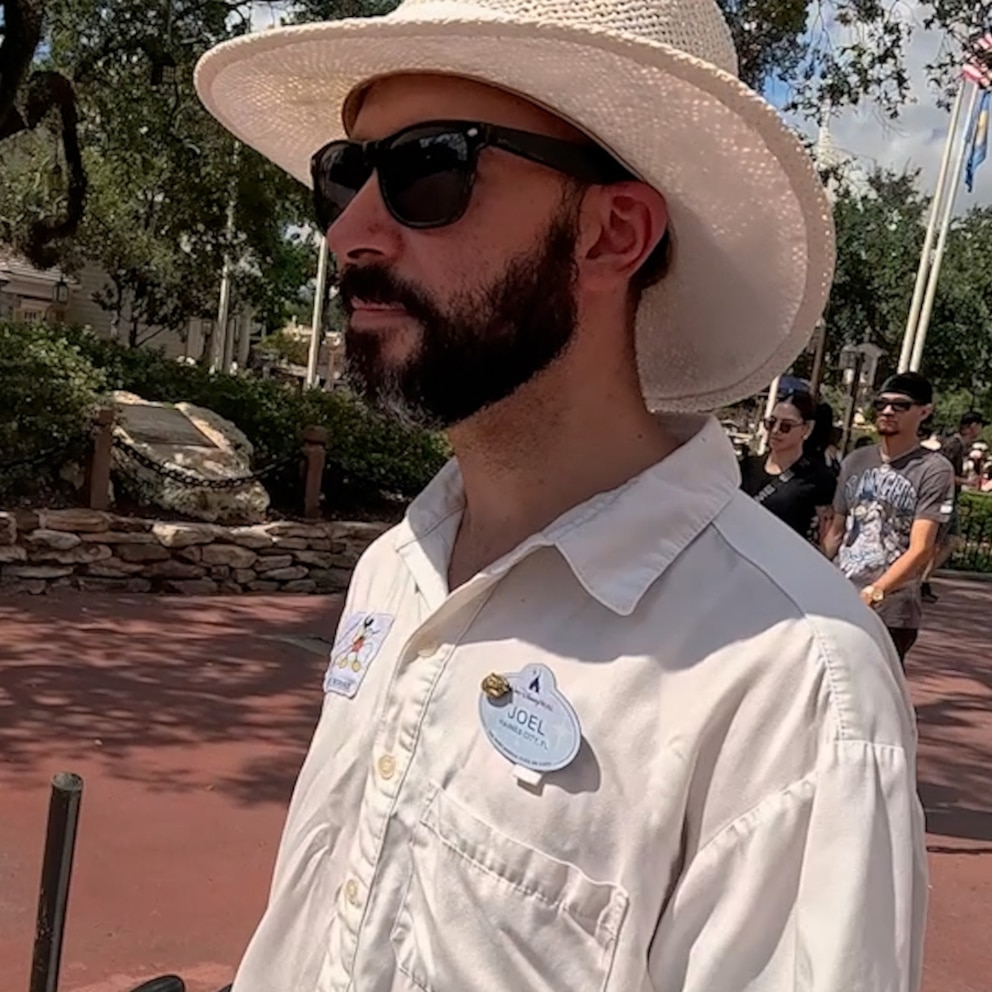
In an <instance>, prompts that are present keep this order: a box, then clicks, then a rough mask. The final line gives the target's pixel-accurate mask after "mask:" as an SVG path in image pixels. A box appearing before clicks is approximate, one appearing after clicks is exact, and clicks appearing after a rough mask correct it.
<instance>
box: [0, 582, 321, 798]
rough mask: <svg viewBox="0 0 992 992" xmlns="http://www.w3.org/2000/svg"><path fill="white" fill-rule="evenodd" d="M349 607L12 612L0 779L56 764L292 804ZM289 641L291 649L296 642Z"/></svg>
mask: <svg viewBox="0 0 992 992" xmlns="http://www.w3.org/2000/svg"><path fill="white" fill-rule="evenodd" d="M339 611H340V600H339V599H338V598H337V597H334V598H329V597H237V598H234V597H231V598H195V599H192V598H190V599H185V598H166V597H153V596H130V597H124V596H121V597H111V596H99V595H85V596H82V595H81V596H73V597H69V596H64V597H38V598H26V597H24V598H18V599H7V600H5V601H0V755H2V758H3V764H2V766H0V774H2V775H3V776H4V777H5V778H8V779H9V778H13V780H14V782H15V784H16V783H17V781H18V780H19V779H23V780H25V781H27V780H31V781H32V782H35V783H36V782H37V776H38V774H40V769H41V768H42V766H46V767H47V763H48V762H50V760H51V759H52V757H53V755H58V756H59V757H60V758H61V757H62V756H63V755H64V756H66V757H68V758H76V759H79V760H80V761H88V762H96V763H97V765H98V766H99V767H100V769H101V770H102V771H104V772H106V773H108V774H110V775H111V776H113V777H116V778H119V779H126V780H138V781H141V782H142V784H143V785H145V786H146V787H148V788H151V789H156V790H169V791H183V790H185V789H196V788H216V789H217V790H218V791H226V792H229V793H230V794H231V795H232V797H233V798H235V799H236V800H237V801H239V802H242V803H256V802H270V801H279V802H285V800H286V799H287V798H288V795H289V789H290V788H291V786H292V782H293V779H294V778H295V774H296V771H297V769H298V767H299V763H300V760H301V758H302V753H303V750H304V748H305V746H306V743H307V741H308V740H309V737H310V734H311V732H312V730H313V726H314V724H315V722H316V719H317V717H318V715H319V710H320V705H321V700H322V692H321V677H322V674H323V669H324V667H325V665H326V659H325V658H324V657H322V656H321V655H319V654H317V653H315V652H314V651H308V650H305V649H304V648H302V647H301V646H300V645H299V641H300V639H309V640H311V641H313V642H314V643H316V644H318V645H319V644H320V642H321V641H324V642H330V641H332V640H333V636H334V629H335V625H336V623H337V619H338V614H339ZM284 638H290V641H291V642H290V643H287V641H285V640H284Z"/></svg>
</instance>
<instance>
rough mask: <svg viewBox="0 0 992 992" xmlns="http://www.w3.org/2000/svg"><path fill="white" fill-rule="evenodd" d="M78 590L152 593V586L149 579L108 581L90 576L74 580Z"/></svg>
mask: <svg viewBox="0 0 992 992" xmlns="http://www.w3.org/2000/svg"><path fill="white" fill-rule="evenodd" d="M74 582H75V585H76V587H77V588H79V589H82V590H83V591H84V592H150V591H151V588H152V584H151V582H150V581H149V580H148V579H139V578H130V579H106V578H91V577H90V576H88V575H83V576H80V577H79V578H77V579H75V580H74Z"/></svg>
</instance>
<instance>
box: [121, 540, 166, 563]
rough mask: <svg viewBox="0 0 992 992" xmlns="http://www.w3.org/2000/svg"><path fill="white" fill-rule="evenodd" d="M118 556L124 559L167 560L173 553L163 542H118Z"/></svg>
mask: <svg viewBox="0 0 992 992" xmlns="http://www.w3.org/2000/svg"><path fill="white" fill-rule="evenodd" d="M117 557H118V558H123V559H124V561H166V560H167V559H168V558H171V557H172V555H171V554H169V549H168V548H163V547H162V545H161V544H118V545H117Z"/></svg>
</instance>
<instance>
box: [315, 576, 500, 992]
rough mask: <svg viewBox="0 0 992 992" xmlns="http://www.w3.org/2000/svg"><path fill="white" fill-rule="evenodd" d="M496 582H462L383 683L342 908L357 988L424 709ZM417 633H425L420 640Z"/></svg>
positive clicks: (347, 972)
mask: <svg viewBox="0 0 992 992" xmlns="http://www.w3.org/2000/svg"><path fill="white" fill-rule="evenodd" d="M494 585H495V583H485V584H480V585H479V586H477V587H476V589H475V595H472V596H469V595H467V594H466V593H467V590H465V589H463V590H461V591H460V592H461V595H460V596H459V598H458V601H457V603H452V602H451V601H450V600H449V601H448V602H447V603H445V604H444V606H442V607H441V608H440V609H439V610H438V611H437V612H436V613H434V614H433V615H432V616H429V617H427V618H425V620H424V621H423V622H422V623H421V625H420V627H419V629H418V630H417V631H414V632H413V634H412V635H411V637H410V638H409V640H408V641H407V643H406V645H405V646H404V648H403V652H402V655H401V656H400V660H399V663H398V664H397V666H396V669H395V671H394V673H393V676H392V679H391V681H390V684H389V687H388V689H387V691H386V698H385V700H384V702H383V710H382V713H383V716H382V718H381V719H380V720H379V726H378V732H377V734H376V739H375V742H374V745H373V747H374V752H373V754H374V755H377V757H374V758H373V760H372V762H371V764H372V768H371V769H370V774H369V777H368V779H367V786H366V791H365V794H364V795H363V797H362V808H361V813H360V816H359V823H358V836H357V838H356V845H355V848H354V849H353V853H352V857H351V861H350V863H351V867H350V877H352V878H353V879H355V880H356V884H357V885H359V886H360V890H359V891H360V895H359V905H355V904H354V903H351V900H350V899H348V896H347V892H346V893H345V898H346V903H347V904H349V905H350V907H351V908H350V910H349V911H348V912H345V913H342V914H341V922H342V932H341V935H340V944H339V949H340V951H341V957H340V959H339V962H340V964H339V967H340V969H341V970H340V971H339V972H338V974H339V976H340V979H341V980H342V981H343V982H344V984H342V985H341V988H352V987H354V985H355V983H356V981H357V979H356V974H357V973H358V971H359V970H360V967H361V966H360V964H359V951H360V949H361V947H360V945H361V943H362V939H363V935H364V934H365V931H366V929H367V927H368V926H369V925H370V924H369V918H368V914H369V912H370V911H373V910H371V909H370V907H372V906H373V904H374V902H375V897H374V895H373V892H374V886H375V881H376V879H377V878H378V877H379V876H380V873H381V872H382V859H383V848H384V845H385V840H386V833H387V829H388V827H389V823H390V820H391V818H392V817H393V815H394V813H395V810H396V808H397V806H398V804H399V794H400V791H401V790H402V788H403V784H404V781H405V779H406V776H407V774H408V773H409V771H410V767H411V764H412V762H413V758H414V754H415V752H416V748H417V743H418V740H419V737H420V727H421V724H422V722H423V718H424V714H425V713H426V710H427V708H428V706H430V703H431V700H432V699H433V697H434V693H435V690H436V688H437V685H438V683H439V681H440V679H441V677H442V676H443V673H444V669H445V668H446V666H447V662H448V659H449V658H450V657H451V655H452V654H453V653H454V651H455V650H456V648H457V646H458V643H459V641H460V639H461V638H462V637H463V636H464V635H465V633H466V632H467V631H468V629H469V628H470V627H471V625H472V623H473V622H474V620H475V617H476V616H477V615H478V613H479V611H480V610H481V609H482V608H483V606H484V604H485V602H486V600H487V599H488V595H487V593H488V592H491V588H492V586H494ZM455 618H459V619H460V620H461V622H460V623H459V624H457V630H458V631H459V633H458V634H457V635H456V636H452V635H453V634H454V631H453V630H452V627H453V626H455V625H453V624H452V620H453V619H455ZM442 624H443V626H444V627H445V628H446V633H447V634H448V636H444V637H443V638H441V637H439V636H438V635H439V627H440V626H441V625H442ZM428 625H429V626H430V627H431V628H432V632H431V635H426V634H425V633H424V630H425V628H426V627H427V626H428ZM418 635H420V636H422V637H423V640H422V641H421V642H419V643H418ZM346 885H347V883H346ZM359 906H360V908H359ZM394 908H395V907H388V912H390V913H391V912H392V911H393V909H394ZM380 922H381V921H380ZM373 930H374V927H373ZM368 939H369V940H373V942H374V939H375V938H374V936H373V937H369V938H368ZM346 976H347V978H346ZM335 987H337V983H335Z"/></svg>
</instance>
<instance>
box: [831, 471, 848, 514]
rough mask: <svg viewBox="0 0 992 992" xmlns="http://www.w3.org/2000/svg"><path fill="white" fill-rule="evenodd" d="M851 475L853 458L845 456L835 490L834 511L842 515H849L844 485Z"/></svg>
mask: <svg viewBox="0 0 992 992" xmlns="http://www.w3.org/2000/svg"><path fill="white" fill-rule="evenodd" d="M850 477H851V459H850V457H847V458H845V459H844V460H843V461H842V462H841V464H840V473H839V474H838V476H837V488H836V489H835V490H834V513H837V514H839V515H840V516H847V509H848V507H847V499H846V497H845V495H844V487H845V486H846V485H847V480H848V479H849V478H850Z"/></svg>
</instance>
